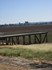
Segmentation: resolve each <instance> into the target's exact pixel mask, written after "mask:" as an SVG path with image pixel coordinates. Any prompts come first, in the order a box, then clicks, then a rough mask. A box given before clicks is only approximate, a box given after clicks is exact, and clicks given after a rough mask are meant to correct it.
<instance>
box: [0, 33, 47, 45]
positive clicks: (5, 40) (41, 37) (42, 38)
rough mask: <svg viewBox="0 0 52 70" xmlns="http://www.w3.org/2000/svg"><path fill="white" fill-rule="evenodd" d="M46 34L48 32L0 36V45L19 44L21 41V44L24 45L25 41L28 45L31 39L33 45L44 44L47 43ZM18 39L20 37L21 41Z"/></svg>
mask: <svg viewBox="0 0 52 70" xmlns="http://www.w3.org/2000/svg"><path fill="white" fill-rule="evenodd" d="M47 34H48V32H32V33H22V34H12V35H0V44H2V45H3V44H6V45H13V44H20V41H21V40H22V42H23V44H26V41H28V44H31V43H32V37H33V41H34V42H33V43H34V44H36V43H44V42H47V41H48V40H47ZM20 37H22V38H21V40H20ZM27 37H28V38H27ZM26 39H28V40H26Z"/></svg>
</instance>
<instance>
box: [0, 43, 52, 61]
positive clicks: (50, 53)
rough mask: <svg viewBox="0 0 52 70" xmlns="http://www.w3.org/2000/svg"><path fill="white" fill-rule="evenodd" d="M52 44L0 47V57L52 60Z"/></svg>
mask: <svg viewBox="0 0 52 70" xmlns="http://www.w3.org/2000/svg"><path fill="white" fill-rule="evenodd" d="M51 46H52V44H38V45H27V46H26V45H24V46H23V45H19V46H17V45H15V46H3V47H2V46H1V47H0V55H2V56H16V57H18V56H19V57H24V58H29V59H31V58H37V59H45V60H52V47H51Z"/></svg>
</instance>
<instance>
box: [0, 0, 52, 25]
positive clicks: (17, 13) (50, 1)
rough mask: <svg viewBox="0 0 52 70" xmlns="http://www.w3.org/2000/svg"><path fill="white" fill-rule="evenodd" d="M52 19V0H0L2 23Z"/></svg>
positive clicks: (0, 22) (0, 20) (0, 18)
mask: <svg viewBox="0 0 52 70" xmlns="http://www.w3.org/2000/svg"><path fill="white" fill-rule="evenodd" d="M25 21H29V22H42V21H52V0H0V24H8V23H19V22H25Z"/></svg>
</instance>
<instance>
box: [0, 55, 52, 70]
mask: <svg viewBox="0 0 52 70" xmlns="http://www.w3.org/2000/svg"><path fill="white" fill-rule="evenodd" d="M0 70H52V61H45V60H37V59H31V60H29V59H25V58H20V57H4V56H0Z"/></svg>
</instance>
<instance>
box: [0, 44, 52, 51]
mask: <svg viewBox="0 0 52 70" xmlns="http://www.w3.org/2000/svg"><path fill="white" fill-rule="evenodd" d="M1 47H11V48H23V49H31V50H37V51H38V50H39V51H52V43H46V44H32V45H4V46H0V48H1Z"/></svg>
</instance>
